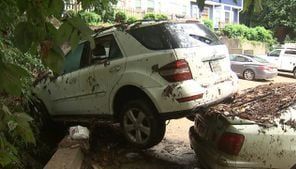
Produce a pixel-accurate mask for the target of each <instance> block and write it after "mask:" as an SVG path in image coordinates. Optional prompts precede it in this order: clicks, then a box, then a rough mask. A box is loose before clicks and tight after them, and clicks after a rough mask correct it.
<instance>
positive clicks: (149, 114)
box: [120, 100, 166, 149]
mask: <svg viewBox="0 0 296 169" xmlns="http://www.w3.org/2000/svg"><path fill="white" fill-rule="evenodd" d="M120 124H121V129H122V132H123V135H124V136H125V138H126V140H127V141H128V142H129V143H130V144H131V145H133V146H134V147H136V148H140V149H146V148H150V147H152V146H154V145H156V144H158V143H159V142H160V141H161V140H162V139H163V137H164V134H165V127H166V125H165V121H164V120H162V119H161V118H160V117H159V115H158V112H157V110H156V109H155V107H154V106H153V105H152V103H151V102H149V101H147V100H131V101H128V102H127V103H126V104H125V106H124V107H123V109H122V112H121V117H120Z"/></svg>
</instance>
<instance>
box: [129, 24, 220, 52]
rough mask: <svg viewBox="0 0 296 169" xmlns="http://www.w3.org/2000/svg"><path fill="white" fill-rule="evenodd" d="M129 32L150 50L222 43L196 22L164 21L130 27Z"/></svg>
mask: <svg viewBox="0 0 296 169" xmlns="http://www.w3.org/2000/svg"><path fill="white" fill-rule="evenodd" d="M129 33H130V34H131V35H132V36H133V37H134V38H136V39H137V40H138V41H139V42H140V43H141V44H142V45H143V46H145V47H146V48H148V49H152V50H165V49H172V48H191V47H197V46H200V45H220V44H222V43H221V42H220V41H219V39H218V38H217V36H216V35H215V34H214V33H213V32H212V31H210V30H209V29H208V28H207V27H206V26H204V25H202V24H198V23H164V24H158V25H153V26H146V27H141V28H135V29H131V30H130V31H129Z"/></svg>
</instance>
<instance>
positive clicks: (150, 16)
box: [143, 13, 156, 20]
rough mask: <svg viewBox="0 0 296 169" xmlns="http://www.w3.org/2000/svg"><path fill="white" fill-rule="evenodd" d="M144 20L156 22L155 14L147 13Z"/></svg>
mask: <svg viewBox="0 0 296 169" xmlns="http://www.w3.org/2000/svg"><path fill="white" fill-rule="evenodd" d="M143 19H144V20H156V16H155V14H153V13H147V14H145V16H144V17H143Z"/></svg>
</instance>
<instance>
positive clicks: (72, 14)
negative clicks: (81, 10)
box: [65, 10, 77, 17]
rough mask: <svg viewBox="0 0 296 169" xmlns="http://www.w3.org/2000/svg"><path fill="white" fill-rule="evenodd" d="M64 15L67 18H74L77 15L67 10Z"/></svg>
mask: <svg viewBox="0 0 296 169" xmlns="http://www.w3.org/2000/svg"><path fill="white" fill-rule="evenodd" d="M65 15H66V16H67V17H75V16H76V15H77V13H76V12H75V11H74V10H68V11H66V12H65Z"/></svg>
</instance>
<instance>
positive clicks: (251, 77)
mask: <svg viewBox="0 0 296 169" xmlns="http://www.w3.org/2000/svg"><path fill="white" fill-rule="evenodd" d="M253 76H254V75H253V72H251V71H249V70H247V71H246V72H245V78H246V79H247V80H251V79H253Z"/></svg>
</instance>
